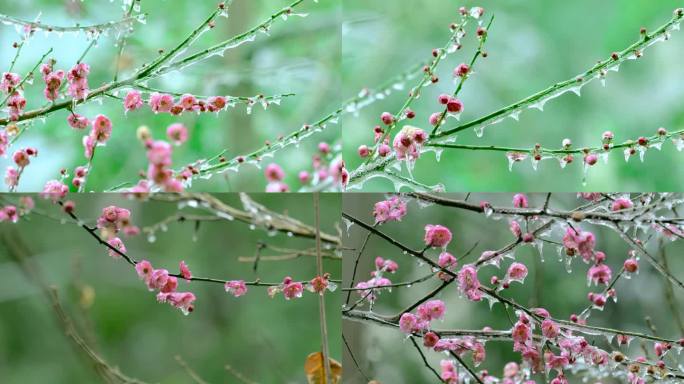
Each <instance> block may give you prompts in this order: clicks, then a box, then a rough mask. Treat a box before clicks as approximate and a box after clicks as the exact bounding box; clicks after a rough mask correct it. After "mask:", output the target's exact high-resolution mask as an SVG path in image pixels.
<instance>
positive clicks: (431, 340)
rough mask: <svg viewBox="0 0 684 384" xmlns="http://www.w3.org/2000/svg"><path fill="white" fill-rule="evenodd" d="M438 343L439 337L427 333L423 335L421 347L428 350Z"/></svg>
mask: <svg viewBox="0 0 684 384" xmlns="http://www.w3.org/2000/svg"><path fill="white" fill-rule="evenodd" d="M438 341H439V336H437V334H436V333H434V332H428V333H426V334H425V335H423V345H424V346H426V347H428V348H432V347H434V346H435V345H436V344H437V342H438Z"/></svg>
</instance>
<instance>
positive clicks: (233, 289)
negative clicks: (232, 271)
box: [224, 280, 247, 297]
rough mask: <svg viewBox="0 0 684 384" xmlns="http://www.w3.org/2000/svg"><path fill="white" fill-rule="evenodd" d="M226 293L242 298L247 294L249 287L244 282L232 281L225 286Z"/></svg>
mask: <svg viewBox="0 0 684 384" xmlns="http://www.w3.org/2000/svg"><path fill="white" fill-rule="evenodd" d="M224 288H225V289H226V292H228V293H230V294H231V295H233V296H235V297H240V296H242V295H244V294H246V293H247V285H245V282H244V280H231V281H227V282H226V283H225V284H224Z"/></svg>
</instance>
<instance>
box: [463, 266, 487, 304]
mask: <svg viewBox="0 0 684 384" xmlns="http://www.w3.org/2000/svg"><path fill="white" fill-rule="evenodd" d="M458 289H459V290H460V291H461V293H462V294H464V295H466V297H467V298H468V299H469V300H472V301H480V300H481V299H482V293H481V292H480V281H479V280H478V279H477V269H476V268H475V267H474V266H473V265H472V264H466V265H464V266H463V268H461V270H460V271H459V272H458Z"/></svg>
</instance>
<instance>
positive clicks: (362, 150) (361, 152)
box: [358, 145, 370, 157]
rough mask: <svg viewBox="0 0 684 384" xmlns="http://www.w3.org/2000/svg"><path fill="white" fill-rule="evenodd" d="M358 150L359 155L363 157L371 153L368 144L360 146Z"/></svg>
mask: <svg viewBox="0 0 684 384" xmlns="http://www.w3.org/2000/svg"><path fill="white" fill-rule="evenodd" d="M358 152H359V156H361V157H368V155H369V154H370V150H369V149H368V146H366V145H361V146H359V149H358Z"/></svg>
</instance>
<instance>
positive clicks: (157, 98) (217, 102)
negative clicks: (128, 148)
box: [123, 89, 228, 116]
mask: <svg viewBox="0 0 684 384" xmlns="http://www.w3.org/2000/svg"><path fill="white" fill-rule="evenodd" d="M148 103H149V105H150V108H151V109H152V111H154V113H170V114H172V115H175V116H178V115H180V114H182V113H183V112H198V113H199V112H219V111H221V110H223V109H225V108H226V107H227V106H228V101H227V99H226V98H225V97H224V96H212V97H210V98H208V99H207V100H199V99H197V97H195V96H193V95H190V94H184V95H182V96H181V97H180V100H179V101H178V103H176V102H175V100H174V98H173V96H172V95H170V94H167V93H159V92H154V93H152V94H150V100H149V102H148ZM144 104H145V102H144V101H143V98H142V95H141V94H140V92H139V91H137V90H135V89H132V90H130V91H128V93H127V94H126V96H125V97H124V102H123V106H124V110H125V111H126V112H128V111H134V110H136V109H140V108H142V106H143V105H144Z"/></svg>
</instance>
